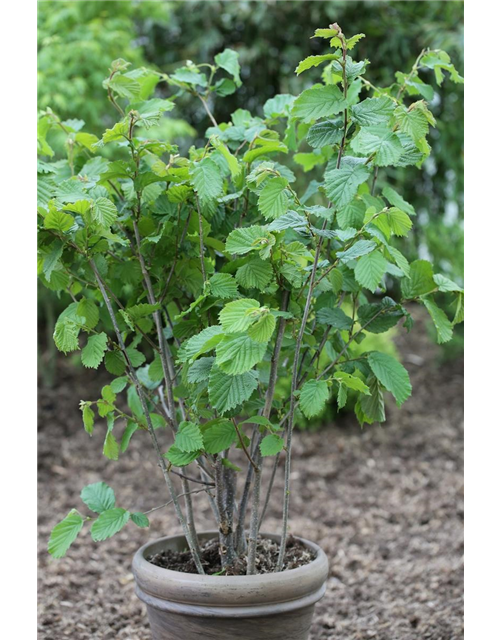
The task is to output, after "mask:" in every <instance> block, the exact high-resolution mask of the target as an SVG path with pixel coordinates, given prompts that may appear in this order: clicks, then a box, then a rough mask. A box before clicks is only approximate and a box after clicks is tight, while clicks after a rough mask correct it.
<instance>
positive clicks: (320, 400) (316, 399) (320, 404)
mask: <svg viewBox="0 0 500 640" xmlns="http://www.w3.org/2000/svg"><path fill="white" fill-rule="evenodd" d="M329 396H330V392H329V390H328V385H327V383H326V382H325V381H324V380H308V381H307V382H306V383H305V384H304V386H303V387H302V391H301V392H300V399H299V406H300V409H301V411H302V413H303V414H304V415H305V416H306V418H312V417H313V416H317V415H319V414H320V413H321V412H322V411H323V409H324V408H325V405H326V402H327V400H328V398H329Z"/></svg>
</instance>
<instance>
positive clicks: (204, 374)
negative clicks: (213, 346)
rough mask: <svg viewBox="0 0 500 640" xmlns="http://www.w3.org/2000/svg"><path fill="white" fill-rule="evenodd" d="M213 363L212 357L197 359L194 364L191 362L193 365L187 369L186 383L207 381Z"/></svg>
mask: <svg viewBox="0 0 500 640" xmlns="http://www.w3.org/2000/svg"><path fill="white" fill-rule="evenodd" d="M214 362H215V358H213V357H207V358H198V360H196V362H193V364H192V365H191V366H190V367H189V370H188V373H187V381H188V382H189V383H191V384H196V383H198V382H205V381H206V380H208V376H209V375H210V371H211V369H212V365H213V363H214ZM162 375H163V374H162Z"/></svg>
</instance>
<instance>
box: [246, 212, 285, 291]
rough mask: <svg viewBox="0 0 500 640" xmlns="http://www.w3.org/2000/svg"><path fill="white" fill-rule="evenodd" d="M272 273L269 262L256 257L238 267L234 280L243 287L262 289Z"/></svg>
mask: <svg viewBox="0 0 500 640" xmlns="http://www.w3.org/2000/svg"><path fill="white" fill-rule="evenodd" d="M281 219H283V218H281ZM273 273H274V272H273V268H272V266H271V264H270V263H269V262H266V261H265V260H261V259H260V258H256V259H255V260H250V262H247V263H246V264H244V265H243V266H241V267H239V269H238V271H237V272H236V281H237V282H238V284H239V285H240V286H241V287H244V288H245V289H258V290H259V291H264V290H265V288H266V287H267V286H268V284H269V283H270V282H271V280H272V277H273Z"/></svg>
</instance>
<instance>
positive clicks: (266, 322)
mask: <svg viewBox="0 0 500 640" xmlns="http://www.w3.org/2000/svg"><path fill="white" fill-rule="evenodd" d="M275 327H276V318H275V317H274V316H273V315H271V314H270V313H266V314H264V315H263V316H262V317H261V319H260V320H258V321H257V322H256V323H255V324H254V325H252V326H251V327H250V329H249V330H248V335H249V336H250V338H252V340H255V342H265V343H266V344H267V343H268V342H269V340H270V339H271V336H272V335H273V332H274V328H275Z"/></svg>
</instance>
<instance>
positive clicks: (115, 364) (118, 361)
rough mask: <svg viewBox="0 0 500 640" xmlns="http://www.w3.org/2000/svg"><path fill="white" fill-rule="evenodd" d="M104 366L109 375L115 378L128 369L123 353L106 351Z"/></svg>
mask: <svg viewBox="0 0 500 640" xmlns="http://www.w3.org/2000/svg"><path fill="white" fill-rule="evenodd" d="M104 366H105V367H106V370H107V371H109V373H112V374H113V375H115V376H121V375H122V374H123V373H125V370H126V368H127V364H126V362H125V358H124V357H123V354H122V352H121V351H106V355H105V356H104Z"/></svg>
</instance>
